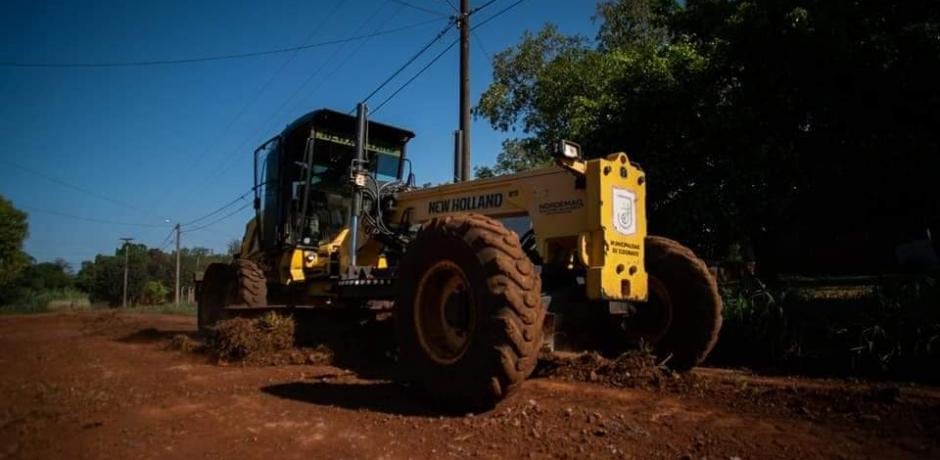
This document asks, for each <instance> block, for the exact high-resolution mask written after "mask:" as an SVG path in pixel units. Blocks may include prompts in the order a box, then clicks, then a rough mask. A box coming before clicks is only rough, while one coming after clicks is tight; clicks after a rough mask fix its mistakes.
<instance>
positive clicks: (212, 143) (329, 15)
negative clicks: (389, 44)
mask: <svg viewBox="0 0 940 460" xmlns="http://www.w3.org/2000/svg"><path fill="white" fill-rule="evenodd" d="M345 3H346V0H339V1H338V2H336V4H335V5H334V6H333V9H332V10H330V12H329V13H327V15H326V16H325V17H324V19H323V20H322V21H320V23H319V24H318V26H317V27H314V28H313V31H312V32H311V33H310V34H308V35H307V37H306V38H304V42H308V41H310V40H312V39H313V37H315V36H317V34H318V33H320V31H321V30H323V26H324V25H326V24H327V23H329V21H330V19H332V18H333V16H334V15H335V14H336V12H337V11H339V9H340V8H341V7H342V6H343V4H345ZM357 32H358V31H357ZM297 54H298V52H297V51H295V52H293V53H291V54H290V55H289V56H288V57H287V59H285V60H284V61H283V62H282V63H281V66H280V67H279V68H278V69H277V70H275V71H274V72H273V73H272V74H271V76H270V77H268V79H267V81H265V83H264V84H263V85H262V86H261V88H260V89H258V91H256V92H255V93H254V95H253V96H252V97H251V98H250V99H249V100H248V101H247V102H246V103H245V104H244V105H242V107H241V109H239V111H238V112H236V114H235V116H234V117H232V118H231V120H229V122H228V124H227V125H226V126H225V128H224V129H223V130H222V133H221V134H220V135H218V136H215V137H214V138H213V139H212V140H211V141H210V142H209V144H208V145H207V146H206V148H205V149H204V150H203V152H202V155H199V157H197V160H196V164H195V165H196V166H201V162H202V159H203V158H205V157H206V156H207V155H208V154H209V152H211V151H212V149H213V147H215V146H216V145H218V143H217V142H216V139H219V138H223V137H224V136H225V135H226V134H227V133H228V132H229V130H231V129H232V126H234V125H235V122H236V121H238V119H239V118H241V117H242V115H244V114H245V113H246V112H247V111H248V108H249V107H251V106H252V105H253V104H254V103H255V102H257V101H258V98H259V97H261V95H262V94H264V92H265V91H267V89H268V88H269V87H270V86H271V84H272V83H273V82H274V80H276V79H277V77H278V76H280V75H281V73H282V72H283V71H284V69H285V68H286V67H287V66H288V65H289V64H290V63H291V62H293V60H294V58H296V57H297ZM222 161H225V158H224V157H223V158H222ZM197 173H198V171H197ZM196 187H198V185H196V186H194V187H188V188H187V191H186V193H187V194H188V193H190V192H191V191H194V190H195V189H196ZM178 196H180V194H179V193H174V197H178ZM167 198H168V197H167V195H164V199H163V200H161V202H160V205H162V204H163V203H165V201H166V199H167Z"/></svg>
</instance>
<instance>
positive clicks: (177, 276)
mask: <svg viewBox="0 0 940 460" xmlns="http://www.w3.org/2000/svg"><path fill="white" fill-rule="evenodd" d="M175 228H176V290H175V293H176V294H175V297H176V305H177V306H178V305H179V304H180V224H178V223H177V224H176V227H175Z"/></svg>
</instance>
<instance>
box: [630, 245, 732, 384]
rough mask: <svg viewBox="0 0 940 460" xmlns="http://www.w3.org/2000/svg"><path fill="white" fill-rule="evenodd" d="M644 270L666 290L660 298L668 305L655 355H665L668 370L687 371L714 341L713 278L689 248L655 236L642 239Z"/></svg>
mask: <svg viewBox="0 0 940 460" xmlns="http://www.w3.org/2000/svg"><path fill="white" fill-rule="evenodd" d="M646 270H647V272H648V273H649V275H650V277H652V278H655V279H656V280H658V281H659V283H661V286H663V287H664V288H665V291H666V292H667V293H668V294H667V295H668V297H669V298H668V299H662V301H663V302H666V303H668V304H671V306H672V311H671V315H672V320H671V323H670V325H669V329H668V330H667V331H666V333H665V335H664V336H663V337H662V339H661V340H659V341H658V342H657V343H655V344H654V348H655V350H656V354H657V355H658V356H659V357H660V358H662V359H666V358H668V361H667V362H666V365H667V366H668V367H669V368H671V369H674V370H679V371H685V370H689V369H691V368H693V367H695V366H696V365H698V364H700V363H701V362H702V361H704V360H705V358H706V357H707V356H708V353H709V352H711V350H712V348H713V347H714V346H715V342H717V341H718V332H719V330H720V329H721V295H720V294H719V292H718V285H717V283H716V282H715V278H714V277H713V276H712V275H711V273H709V271H708V267H707V266H706V265H705V262H703V261H702V260H701V259H699V258H698V257H696V255H695V253H693V252H692V250H690V249H689V248H687V247H685V246H683V245H681V244H679V243H677V242H676V241H673V240H670V239H668V238H663V237H659V236H649V237H647V238H646ZM650 295H651V296H652V295H655V294H654V290H651V292H650ZM653 300H655V299H652V300H651V301H653Z"/></svg>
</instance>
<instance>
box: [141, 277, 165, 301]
mask: <svg viewBox="0 0 940 460" xmlns="http://www.w3.org/2000/svg"><path fill="white" fill-rule="evenodd" d="M169 293H170V290H169V289H167V288H166V287H165V286H163V283H161V282H159V281H147V282H146V283H144V292H143V294H141V299H140V300H141V302H143V304H144V305H160V304H163V303H166V296H167V295H168V294H169Z"/></svg>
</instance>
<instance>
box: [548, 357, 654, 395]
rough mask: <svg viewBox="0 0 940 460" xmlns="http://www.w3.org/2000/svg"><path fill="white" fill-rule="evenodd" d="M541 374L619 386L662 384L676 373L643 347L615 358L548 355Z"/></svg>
mask: <svg viewBox="0 0 940 460" xmlns="http://www.w3.org/2000/svg"><path fill="white" fill-rule="evenodd" d="M535 375H536V376H538V377H552V378H559V379H562V380H570V381H580V382H593V383H601V384H605V385H610V386H615V387H626V388H648V387H660V386H662V384H663V383H665V382H666V381H667V380H669V379H670V378H671V376H672V374H671V373H670V372H668V371H667V370H666V369H665V368H663V367H662V366H660V365H659V363H657V361H656V357H655V356H653V355H652V354H651V353H649V352H645V351H640V350H631V351H628V352H626V353H624V354H622V355H620V356H618V357H616V358H614V359H608V358H605V357H603V356H601V355H600V354H598V353H596V352H589V353H581V354H578V355H573V356H571V355H563V354H554V353H553V354H546V355H543V356H542V357H541V359H540V364H539V369H537V370H536V374H535Z"/></svg>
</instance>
